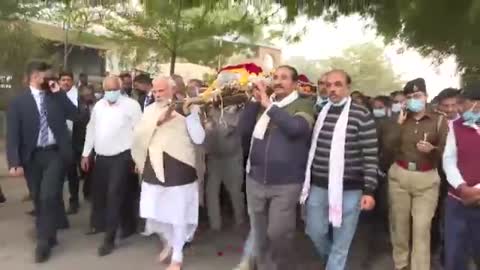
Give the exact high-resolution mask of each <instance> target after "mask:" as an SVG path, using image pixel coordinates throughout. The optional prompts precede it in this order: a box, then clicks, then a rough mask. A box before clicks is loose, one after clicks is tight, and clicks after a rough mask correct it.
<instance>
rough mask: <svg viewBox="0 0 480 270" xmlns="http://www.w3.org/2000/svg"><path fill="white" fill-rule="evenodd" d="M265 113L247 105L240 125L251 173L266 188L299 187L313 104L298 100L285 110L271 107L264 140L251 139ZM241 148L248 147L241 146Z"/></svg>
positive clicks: (306, 151)
mask: <svg viewBox="0 0 480 270" xmlns="http://www.w3.org/2000/svg"><path fill="white" fill-rule="evenodd" d="M263 111H264V109H263V108H262V106H261V105H260V104H259V103H256V102H250V103H247V104H246V106H245V109H244V111H243V114H242V116H241V118H240V122H239V130H240V133H241V135H242V139H243V141H244V142H247V141H248V142H250V140H249V139H252V140H253V141H252V142H251V143H252V147H251V151H250V172H249V173H248V175H249V176H250V177H251V178H253V179H254V180H255V181H258V182H260V183H262V184H266V185H283V184H301V183H303V181H304V178H305V167H306V164H307V157H308V151H309V149H310V140H311V133H312V126H313V121H314V119H313V114H314V113H313V102H312V101H311V100H308V99H304V98H299V99H297V100H296V101H294V102H292V103H291V104H289V105H288V106H285V107H283V108H279V107H277V106H275V105H274V106H272V107H271V108H270V110H269V111H268V112H267V113H268V116H269V117H270V123H269V126H268V128H267V131H266V133H265V137H264V138H263V140H259V139H256V138H253V137H252V132H253V129H254V128H255V124H256V122H257V120H258V118H259V117H260V116H261V115H262V113H263ZM244 147H249V146H248V145H244Z"/></svg>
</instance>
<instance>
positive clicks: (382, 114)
mask: <svg viewBox="0 0 480 270" xmlns="http://www.w3.org/2000/svg"><path fill="white" fill-rule="evenodd" d="M386 115H387V113H386V112H385V109H373V116H375V118H382V117H385V116H386Z"/></svg>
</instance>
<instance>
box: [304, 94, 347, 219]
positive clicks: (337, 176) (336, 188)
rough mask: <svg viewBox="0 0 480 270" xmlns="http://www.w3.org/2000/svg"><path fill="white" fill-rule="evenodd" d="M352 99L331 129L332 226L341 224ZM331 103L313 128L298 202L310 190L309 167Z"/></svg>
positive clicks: (329, 188) (329, 198)
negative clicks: (346, 142) (347, 137)
mask: <svg viewBox="0 0 480 270" xmlns="http://www.w3.org/2000/svg"><path fill="white" fill-rule="evenodd" d="M351 103H352V99H351V98H350V97H349V98H348V99H347V102H346V103H345V106H344V107H343V110H342V113H341V114H340V116H339V118H338V120H337V123H336V124H335V129H334V130H333V138H332V144H331V148H330V158H329V172H328V220H329V221H330V223H331V224H332V225H333V226H334V227H337V228H338V227H340V226H341V225H342V210H343V176H344V170H345V140H346V136H347V126H348V115H349V112H350V105H351ZM331 106H332V103H331V102H329V103H327V104H326V105H325V106H324V107H323V109H322V111H321V112H320V114H319V116H318V118H317V121H316V123H315V128H314V129H313V136H312V142H311V145H310V152H309V154H308V162H307V168H306V172H305V181H304V183H303V189H302V194H301V196H300V203H301V204H304V203H305V201H306V200H307V198H308V194H309V192H310V180H311V167H312V163H313V159H314V157H315V150H316V148H317V140H318V135H319V134H320V131H321V130H322V127H323V123H324V121H325V118H326V117H327V115H328V111H329V110H330V108H331Z"/></svg>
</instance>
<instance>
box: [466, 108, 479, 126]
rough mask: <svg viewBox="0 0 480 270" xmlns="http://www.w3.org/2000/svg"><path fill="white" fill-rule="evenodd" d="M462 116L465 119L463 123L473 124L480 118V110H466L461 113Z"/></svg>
mask: <svg viewBox="0 0 480 270" xmlns="http://www.w3.org/2000/svg"><path fill="white" fill-rule="evenodd" d="M462 117H463V120H464V121H465V124H467V125H473V124H475V123H477V122H478V121H479V120H480V112H477V113H475V112H472V111H466V112H464V113H463V115H462Z"/></svg>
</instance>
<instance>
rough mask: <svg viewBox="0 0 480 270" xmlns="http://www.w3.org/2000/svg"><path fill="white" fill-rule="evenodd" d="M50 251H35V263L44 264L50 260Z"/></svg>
mask: <svg viewBox="0 0 480 270" xmlns="http://www.w3.org/2000/svg"><path fill="white" fill-rule="evenodd" d="M50 255H51V250H50V247H40V246H38V247H37V248H36V249H35V262H36V263H44V262H46V261H48V259H50Z"/></svg>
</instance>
